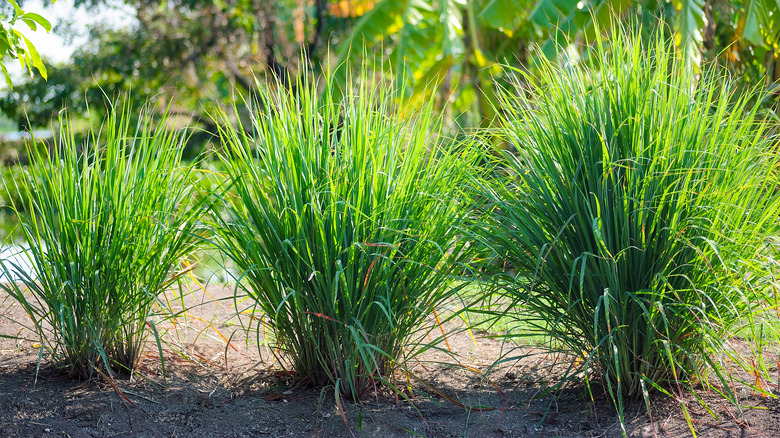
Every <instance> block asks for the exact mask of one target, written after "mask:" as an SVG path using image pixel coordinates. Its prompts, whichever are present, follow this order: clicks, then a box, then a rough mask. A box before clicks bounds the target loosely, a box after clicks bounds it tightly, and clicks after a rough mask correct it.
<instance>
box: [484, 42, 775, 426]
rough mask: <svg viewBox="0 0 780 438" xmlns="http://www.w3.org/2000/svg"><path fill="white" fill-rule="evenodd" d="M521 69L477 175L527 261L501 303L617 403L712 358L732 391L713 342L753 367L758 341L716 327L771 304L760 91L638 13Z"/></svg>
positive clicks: (502, 251)
mask: <svg viewBox="0 0 780 438" xmlns="http://www.w3.org/2000/svg"><path fill="white" fill-rule="evenodd" d="M514 74H515V81H514V85H513V86H510V87H508V88H507V89H506V90H504V92H503V94H502V96H501V106H500V109H501V114H502V119H501V121H500V126H501V127H500V131H501V133H502V134H503V136H504V138H505V139H506V141H507V143H508V144H509V148H508V150H507V151H503V152H500V153H499V154H498V156H499V158H498V159H497V160H496V162H495V172H494V176H493V179H492V181H490V182H482V183H481V184H480V192H481V195H482V196H483V198H482V199H483V200H486V202H487V208H488V209H489V210H490V213H489V214H488V215H486V216H485V218H484V221H483V222H482V223H480V224H479V225H480V226H479V227H476V229H477V230H481V232H478V238H479V239H480V240H482V241H483V242H484V243H485V244H487V245H488V247H490V248H491V249H492V250H493V251H494V252H495V254H496V255H497V256H499V257H500V259H501V260H503V261H505V262H507V263H508V264H509V265H511V266H512V267H513V268H515V269H517V270H518V272H519V276H517V277H515V278H509V279H508V281H503V282H502V290H503V291H504V292H505V293H507V294H508V295H509V296H511V297H513V298H515V299H517V306H516V307H514V308H510V309H507V310H506V312H508V313H510V314H511V313H513V314H515V315H517V316H518V317H520V318H523V319H530V320H531V321H532V323H533V324H532V326H534V327H535V328H536V329H535V330H531V331H536V332H537V333H539V332H541V333H544V334H546V335H548V336H549V337H551V338H552V342H551V344H550V346H551V347H552V348H556V349H557V348H562V349H563V350H564V351H566V352H568V353H569V354H571V355H574V356H577V357H579V358H580V359H581V360H577V361H573V363H574V364H577V363H579V364H581V366H582V367H584V369H585V372H586V376H590V377H592V376H598V377H600V378H602V379H603V380H602V381H603V382H604V383H605V388H606V391H607V392H608V393H609V394H610V395H611V397H612V398H613V401H614V402H615V404H616V406H617V407H618V408H619V411H620V413H621V415H622V412H623V400H624V399H625V398H631V397H639V398H644V399H645V400H648V394H649V392H651V391H652V390H658V391H660V392H664V393H666V394H674V395H675V397H677V396H679V395H680V393H679V391H680V390H682V389H687V390H691V389H692V388H695V387H697V385H702V384H703V385H707V384H708V382H709V377H711V376H715V380H716V383H717V384H716V385H713V386H712V388H715V389H717V390H718V391H722V392H723V394H724V395H726V396H727V397H729V398H731V399H732V400H734V399H735V394H734V393H732V392H731V387H732V386H731V384H730V381H729V379H734V378H738V376H736V375H731V376H729V375H728V373H727V370H728V369H729V367H732V366H733V365H732V364H727V363H726V362H725V361H724V359H723V358H724V357H728V356H729V355H732V357H731V359H734V360H735V363H736V364H737V366H738V367H740V366H741V367H745V368H746V370H747V371H748V372H749V374H750V375H752V374H753V372H754V371H755V370H752V369H750V368H751V367H752V365H751V361H752V360H754V359H755V361H756V362H760V360H761V357H760V355H757V356H756V357H743V358H741V359H740V358H739V357H736V356H734V355H733V353H730V352H729V349H728V348H727V345H726V344H725V343H724V340H726V339H729V338H730V337H731V336H732V335H734V334H735V333H736V332H738V328H740V327H743V328H744V327H746V328H747V330H751V329H752V328H755V327H756V324H757V322H756V321H757V319H759V318H761V317H762V315H763V314H764V313H763V311H764V310H765V309H767V308H768V304H767V302H768V300H767V298H768V297H767V295H766V294H767V293H768V290H769V289H768V288H767V283H768V281H767V280H769V279H771V278H772V277H771V272H769V271H770V270H771V265H773V264H774V263H767V262H770V261H771V257H773V252H774V249H773V248H772V246H771V245H770V244H769V242H770V241H771V240H772V239H775V238H776V237H777V236H778V217H780V197H778V196H777V195H776V188H777V184H778V173H777V164H778V158H777V155H776V148H775V147H774V144H775V143H774V142H775V139H774V136H773V135H772V132H773V129H774V128H775V126H774V125H773V124H772V122H770V120H769V119H768V118H766V117H764V116H762V115H761V114H760V106H759V105H760V104H759V103H757V102H759V101H760V100H761V98H762V94H761V93H760V92H759V91H757V90H753V91H739V89H738V87H737V84H736V83H735V82H733V81H731V80H730V78H729V77H728V76H727V75H726V74H725V73H724V72H722V71H721V70H718V69H717V68H709V67H705V68H703V70H702V71H700V72H697V71H696V68H694V67H692V66H690V65H688V64H686V61H685V60H684V59H683V58H682V55H681V54H679V53H677V52H676V51H675V48H674V44H673V42H670V41H667V40H664V39H663V38H662V37H661V36H659V35H657V34H656V35H655V36H654V39H651V40H650V41H645V42H643V41H641V39H640V38H639V37H638V36H636V35H635V34H632V33H631V32H630V31H623V33H621V32H617V33H615V34H614V36H613V37H612V38H611V39H610V40H609V41H605V40H603V39H598V40H597V44H596V45H595V47H594V48H593V50H592V51H590V52H589V54H588V57H587V58H586V59H585V60H583V61H581V62H577V61H572V62H565V63H562V64H557V63H554V62H548V61H541V64H540V67H539V70H538V72H536V73H533V74H532V73H528V72H517V71H516V72H514ZM506 279H507V278H506V277H505V280H506ZM742 333H743V334H744V332H742ZM532 334H533V333H532ZM746 337H747V338H754V337H753V336H746ZM754 339H755V338H754ZM754 351H760V349H759V348H756V349H754ZM580 370H581V368H580V369H577V368H576V367H573V368H572V369H570V375H572V376H573V375H575V374H576V373H577V372H579V371H580ZM680 400H681V399H680ZM648 406H649V405H648ZM683 407H684V406H683Z"/></svg>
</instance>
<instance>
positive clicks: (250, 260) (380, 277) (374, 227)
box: [212, 75, 475, 399]
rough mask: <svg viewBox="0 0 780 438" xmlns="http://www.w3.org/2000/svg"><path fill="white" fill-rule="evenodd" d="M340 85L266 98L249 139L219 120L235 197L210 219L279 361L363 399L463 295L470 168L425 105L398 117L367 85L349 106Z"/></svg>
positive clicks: (382, 94) (364, 82)
mask: <svg viewBox="0 0 780 438" xmlns="http://www.w3.org/2000/svg"><path fill="white" fill-rule="evenodd" d="M334 83H335V82H334V80H333V77H332V76H327V77H325V78H324V79H322V82H317V81H314V80H311V81H308V80H301V81H299V82H298V83H297V84H295V86H294V87H293V88H286V87H284V86H279V85H277V86H276V87H272V86H267V85H260V86H259V88H260V89H259V91H258V94H257V96H258V101H256V102H253V104H252V105H251V107H250V112H251V115H252V122H251V126H238V128H235V129H234V128H233V127H231V125H230V123H229V121H228V120H227V118H226V117H223V118H222V120H220V122H221V126H222V131H221V133H220V134H221V138H222V143H223V145H222V147H223V153H222V155H221V160H222V162H223V165H224V168H225V173H226V175H227V177H228V178H229V181H230V183H231V184H232V187H231V188H230V194H228V195H225V196H224V197H223V199H222V202H221V203H218V204H219V205H217V206H216V207H215V211H214V214H213V215H212V218H213V221H214V226H215V234H216V236H217V237H216V243H217V245H218V246H219V248H220V249H221V250H222V251H223V252H224V253H225V254H226V255H227V256H228V257H229V258H230V259H231V260H232V261H233V262H234V263H235V265H236V266H237V268H238V271H239V272H240V273H241V277H240V278H239V279H238V280H239V286H240V287H241V288H243V289H245V290H246V293H247V294H248V295H249V296H250V297H251V298H253V299H254V301H255V302H256V304H257V306H258V308H259V309H260V310H261V311H262V313H263V314H264V315H263V318H264V320H265V321H266V322H267V323H268V325H269V326H270V328H272V330H273V331H274V333H275V337H274V339H275V342H276V345H274V346H273V347H274V349H279V350H280V351H281V352H282V353H283V358H286V359H287V360H289V363H290V364H291V365H292V368H293V369H294V370H295V372H296V373H297V374H298V376H300V377H302V378H308V379H310V380H311V381H312V382H314V383H315V384H320V385H326V384H330V385H333V386H335V388H336V392H337V394H338V393H341V394H344V395H347V396H349V397H352V398H354V399H357V398H359V397H361V396H362V395H364V394H365V393H366V392H367V391H368V390H370V389H372V388H375V387H376V386H377V385H378V384H379V383H382V382H385V383H388V382H389V377H390V376H392V374H393V372H394V371H395V370H396V369H397V367H398V366H399V365H402V364H404V363H405V361H407V360H408V359H409V358H411V357H414V355H415V354H416V353H417V351H419V348H413V347H412V343H411V341H412V340H413V338H414V337H415V336H417V335H420V333H421V330H422V329H423V328H424V327H427V326H428V318H429V317H430V316H431V314H432V312H433V311H434V309H436V308H437V307H438V306H442V303H444V302H446V301H447V300H449V299H450V298H451V297H452V296H453V294H454V293H455V292H456V290H457V288H458V287H459V286H453V285H452V284H451V282H450V281H449V280H450V277H451V276H452V275H453V274H454V273H456V272H459V270H460V269H462V266H461V264H462V263H463V262H464V261H465V260H467V258H468V254H469V252H470V248H469V247H468V246H467V245H466V244H465V242H464V241H463V240H461V239H459V238H458V229H459V227H460V225H461V223H462V221H463V220H464V217H463V213H462V211H461V208H462V202H461V200H462V199H463V197H462V196H460V193H459V191H460V190H461V187H462V184H461V183H462V182H463V181H465V179H466V175H467V172H469V169H470V167H471V165H472V162H473V159H474V156H475V155H474V154H473V153H472V152H471V151H470V149H469V148H468V147H466V146H463V145H457V144H454V143H452V142H449V143H447V142H445V141H443V140H442V139H441V138H440V135H439V132H440V121H439V119H438V118H437V116H436V114H435V110H434V108H433V107H432V106H431V105H430V104H425V105H422V106H420V107H418V108H415V109H414V110H407V112H406V113H404V114H401V113H400V112H399V111H398V110H397V109H396V108H394V104H393V102H394V99H395V98H394V95H393V93H392V92H390V91H388V90H387V89H385V88H383V87H381V86H380V85H379V84H377V83H376V82H375V81H374V80H373V79H371V78H370V77H369V76H368V75H361V76H360V80H359V81H358V82H357V83H355V82H352V81H350V82H349V83H348V86H347V88H346V90H348V91H347V92H345V93H343V95H344V98H343V100H341V99H338V98H337V97H336V96H342V90H336V88H335V86H334ZM318 86H321V88H323V90H324V91H322V92H321V93H319V92H318V90H317V88H318ZM418 347H419V345H418Z"/></svg>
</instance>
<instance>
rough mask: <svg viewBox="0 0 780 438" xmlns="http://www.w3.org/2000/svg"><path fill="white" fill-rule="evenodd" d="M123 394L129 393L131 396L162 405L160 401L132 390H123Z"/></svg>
mask: <svg viewBox="0 0 780 438" xmlns="http://www.w3.org/2000/svg"><path fill="white" fill-rule="evenodd" d="M125 394H130V395H132V396H133V397H138V398H140V399H142V400H146V401H148V402H151V403H155V404H158V405H161V406H162V403H160V402H158V401H157V400H152V399H150V398H147V397H144V396H142V395H141V394H136V393H134V392H131V391H127V390H125Z"/></svg>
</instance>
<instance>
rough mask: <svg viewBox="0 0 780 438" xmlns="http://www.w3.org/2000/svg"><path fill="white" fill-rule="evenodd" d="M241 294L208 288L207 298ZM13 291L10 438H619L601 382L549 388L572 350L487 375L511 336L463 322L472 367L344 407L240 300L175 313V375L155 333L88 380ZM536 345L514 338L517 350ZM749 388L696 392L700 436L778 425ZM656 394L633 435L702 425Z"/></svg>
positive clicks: (446, 368)
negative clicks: (119, 365)
mask: <svg viewBox="0 0 780 438" xmlns="http://www.w3.org/2000/svg"><path fill="white" fill-rule="evenodd" d="M231 294H232V290H231V289H229V288H222V287H210V288H209V294H208V295H211V296H214V297H216V298H224V297H228V296H230V295H231ZM5 298H6V297H5V296H0V315H3V316H2V317H0V335H6V336H14V337H22V338H25V339H26V340H16V339H8V338H3V337H0V437H39V436H40V437H74V438H75V437H124V436H138V437H178V436H181V437H264V436H268V437H277V436H279V437H281V436H293V437H352V436H355V437H360V436H367V437H370V436H377V437H406V436H424V437H456V436H467V437H619V436H622V430H621V427H620V422H619V421H618V417H617V415H616V413H615V410H614V409H613V408H612V404H611V402H610V400H609V398H608V397H606V396H603V395H601V396H600V395H599V394H600V391H599V390H598V389H595V388H594V389H593V392H594V394H596V399H595V400H591V399H590V397H589V396H588V391H587V389H586V387H585V386H584V385H582V384H581V385H570V387H568V388H567V389H565V390H564V391H563V392H562V393H560V394H558V397H556V398H553V397H552V396H551V395H545V394H544V389H545V388H546V387H547V386H548V385H550V384H551V383H554V382H555V381H556V376H557V375H558V373H559V371H560V369H561V367H563V366H565V365H566V361H567V360H569V359H567V358H565V357H551V356H546V355H534V354H531V355H529V356H527V357H525V358H523V359H520V360H513V361H509V362H506V363H503V364H501V365H500V366H497V367H493V368H492V369H491V371H490V373H487V374H485V373H484V372H485V371H487V370H488V369H489V368H490V367H491V365H493V363H494V362H495V361H496V360H497V359H498V358H500V357H501V356H502V354H503V353H506V351H507V346H506V345H502V343H501V342H500V341H498V340H496V339H494V338H491V337H489V336H486V335H485V334H484V333H482V334H481V333H474V338H472V336H471V335H470V334H469V333H468V332H465V331H461V330H457V328H456V327H455V326H449V325H448V326H445V329H446V331H447V332H448V333H449V334H448V336H447V341H448V343H449V346H450V348H451V349H452V350H453V351H454V352H455V353H457V354H458V359H457V361H459V362H460V364H461V365H458V364H457V363H456V360H455V359H453V358H451V357H449V355H448V354H445V352H441V351H430V352H428V353H425V355H424V356H423V358H422V360H421V361H419V362H415V363H413V364H411V372H410V373H409V374H402V375H399V378H400V379H406V378H407V377H408V379H409V386H410V387H411V390H410V391H409V395H410V396H411V401H410V400H404V399H403V398H401V399H398V398H397V397H395V396H394V395H392V394H391V393H390V392H389V391H387V390H383V389H382V388H378V390H377V392H376V393H375V394H373V395H372V396H371V397H369V398H367V399H365V400H363V401H362V402H361V403H357V404H356V403H352V402H349V401H343V403H342V407H343V409H340V408H339V407H338V404H337V401H336V397H335V396H334V392H333V389H332V388H311V387H303V386H301V385H299V384H296V382H295V379H294V378H292V376H291V375H290V374H288V373H285V372H284V371H283V370H281V368H280V366H279V364H278V363H277V362H276V361H275V360H274V359H273V355H272V354H270V352H269V351H268V350H267V349H264V348H261V349H258V348H257V342H256V341H257V338H256V337H255V336H254V335H252V336H250V337H249V339H247V337H246V336H245V335H244V332H243V331H242V330H241V328H240V327H241V326H240V324H238V323H237V320H236V316H235V314H236V310H235V307H234V305H233V302H232V300H224V301H218V302H209V301H211V300H210V298H209V297H208V296H207V294H206V293H204V292H195V293H193V294H192V295H191V296H190V297H189V298H188V302H187V303H185V305H187V306H188V307H189V306H191V305H192V304H195V303H207V304H203V305H199V306H197V307H195V308H194V309H191V310H190V311H188V314H187V318H186V319H185V318H184V317H180V318H179V319H178V321H177V323H176V326H175V327H174V326H173V325H172V324H170V323H169V324H168V328H169V329H170V330H169V331H168V332H167V333H166V334H165V335H164V339H165V341H166V342H165V344H164V346H163V357H164V358H165V366H166V373H165V375H166V379H163V377H162V369H161V367H160V361H159V354H158V353H157V351H158V349H157V346H156V344H154V343H153V342H150V344H149V348H148V349H147V353H146V356H145V357H144V359H143V360H142V362H141V364H140V366H139V369H138V373H137V374H136V375H134V376H133V377H132V378H129V377H124V378H118V379H116V380H114V381H112V382H106V381H105V380H100V379H96V380H91V381H81V382H79V381H75V380H73V379H71V378H69V377H68V376H67V375H65V374H64V373H63V372H62V371H61V370H58V369H57V368H56V367H55V366H53V365H51V364H49V363H48V362H47V361H46V360H45V358H44V361H43V363H42V365H41V367H40V369H38V367H37V362H38V352H39V348H38V346H37V345H38V344H37V343H36V342H37V341H35V340H34V339H32V337H33V335H32V333H31V332H29V331H28V330H25V329H22V327H21V326H20V325H19V324H17V323H16V322H14V320H15V321H23V322H24V321H25V319H26V318H27V317H26V315H25V314H24V312H23V311H22V310H20V309H19V306H18V305H15V304H13V303H12V302H11V301H10V300H9V299H5ZM174 306H175V305H174ZM239 306H240V304H239ZM262 336H263V334H262V333H261V335H260V339H261V340H262ZM226 339H230V343H229V344H227V342H226ZM443 348H444V349H446V346H443ZM533 352H534V351H533V349H532V348H528V347H527V348H521V347H516V349H515V350H514V352H513V355H523V354H526V353H533ZM777 383H778V382H771V383H770V382H767V383H766V384H771V385H772V388H775V386H774V385H775V384H777ZM740 391H741V392H740V393H741V394H742V396H743V401H742V404H743V405H744V406H750V407H749V408H743V409H742V412H741V413H740V411H739V410H738V409H737V408H736V407H734V406H732V405H730V404H728V403H727V402H725V401H720V399H719V398H718V397H717V395H716V394H712V393H707V392H701V393H700V394H699V396H700V397H702V398H703V399H705V400H707V401H708V402H709V404H710V407H711V408H712V410H713V413H714V414H715V415H716V416H717V418H715V417H713V416H712V415H710V414H709V413H707V411H706V410H705V409H703V408H701V407H698V405H696V404H695V403H692V404H691V405H690V406H691V408H690V410H691V417H692V420H693V422H694V423H693V424H694V426H695V429H696V430H697V433H698V434H699V436H704V437H748V436H763V437H778V436H780V403H779V402H778V400H777V399H772V398H763V397H758V396H755V395H753V394H752V393H751V391H750V390H748V389H745V390H740ZM686 397H687V399H688V401H692V397H691V396H686ZM653 399H654V403H653V415H652V417H650V416H648V415H647V414H646V409H645V406H644V403H641V402H640V403H634V404H632V405H630V406H629V407H628V409H627V412H628V416H627V418H626V425H625V426H626V432H627V433H628V435H629V436H632V437H679V436H690V435H691V433H690V431H689V428H688V426H687V424H686V421H685V419H684V417H683V415H682V413H681V410H680V408H679V405H678V404H677V403H676V402H674V401H673V400H670V399H668V398H664V397H660V396H655V397H653ZM342 414H343V417H342ZM345 420H346V421H345Z"/></svg>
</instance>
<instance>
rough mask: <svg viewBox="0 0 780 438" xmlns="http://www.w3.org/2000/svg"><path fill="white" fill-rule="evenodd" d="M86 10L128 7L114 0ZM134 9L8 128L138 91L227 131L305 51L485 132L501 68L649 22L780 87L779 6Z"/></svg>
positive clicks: (39, 90) (99, 31)
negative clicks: (380, 79)
mask: <svg viewBox="0 0 780 438" xmlns="http://www.w3.org/2000/svg"><path fill="white" fill-rule="evenodd" d="M74 4H75V5H76V6H78V7H84V8H90V10H94V9H106V8H112V7H116V6H115V4H114V3H111V2H109V1H107V0H75V1H74ZM122 6H123V7H125V8H129V9H130V10H131V11H133V13H134V18H135V24H134V25H133V26H130V27H128V28H123V29H112V30H108V29H106V28H105V27H103V26H102V25H100V24H98V25H95V26H94V27H93V28H91V29H89V31H90V32H91V39H90V41H89V42H88V43H87V44H86V45H85V46H83V47H81V48H79V49H78V50H77V51H76V53H75V54H74V56H73V57H72V59H71V60H70V61H69V62H66V63H62V64H57V65H51V64H49V63H45V60H44V64H46V65H47V67H46V70H41V73H42V74H43V75H44V76H48V81H47V82H45V81H42V80H40V78H37V77H36V78H33V79H31V80H28V81H26V82H24V83H20V84H18V86H16V87H15V88H14V89H13V90H10V89H7V90H5V91H4V92H2V94H1V95H0V110H2V111H3V113H4V114H5V115H6V117H8V118H10V119H11V120H12V121H13V122H14V123H15V124H16V125H17V126H18V127H19V128H26V127H28V126H32V127H40V126H47V125H48V124H49V123H50V122H51V120H56V114H57V112H59V111H60V110H61V109H62V108H63V107H64V106H67V107H68V108H70V109H71V110H73V111H72V113H79V112H85V110H86V106H87V105H88V104H89V105H91V106H92V107H93V112H94V109H95V108H100V107H102V106H103V105H102V101H103V97H104V94H106V95H108V96H116V95H118V94H120V92H121V90H125V89H128V88H131V89H133V91H134V93H133V95H134V96H135V99H136V105H138V106H140V105H141V104H142V103H143V102H145V101H146V100H147V98H148V97H150V96H154V97H155V98H156V100H157V101H160V102H166V103H167V102H172V104H171V106H170V113H171V115H172V116H174V117H176V116H179V117H181V118H182V119H183V120H184V121H189V122H190V123H194V124H195V125H198V126H200V127H203V128H205V129H206V130H208V131H209V132H214V128H215V126H213V124H212V123H211V122H210V118H209V117H207V114H208V113H210V112H212V111H213V110H214V108H215V105H216V104H228V105H227V106H228V107H231V106H232V103H235V100H236V93H235V91H238V92H240V93H243V94H247V93H250V90H251V89H252V84H253V83H254V82H253V76H263V75H272V76H275V77H277V78H278V79H279V80H280V81H282V83H290V82H291V81H292V82H294V78H295V77H296V76H298V75H299V74H300V73H299V72H300V68H299V64H300V62H299V59H300V57H299V54H300V53H301V52H303V53H305V55H306V57H305V59H306V60H307V61H310V62H311V63H312V64H313V65H314V66H315V67H316V66H322V65H325V64H327V63H329V62H330V63H332V64H335V63H340V62H345V63H350V64H355V65H357V64H361V63H363V62H364V60H362V59H361V58H364V56H363V55H364V54H365V55H367V57H368V60H369V61H370V62H372V63H373V65H374V67H375V68H376V70H377V72H385V73H388V74H390V73H392V74H393V76H394V77H395V78H396V79H395V80H396V81H399V82H403V83H404V84H403V85H404V86H403V87H400V86H399V87H396V88H397V89H399V90H405V96H403V97H405V98H412V99H413V100H418V99H420V98H423V97H425V95H426V94H427V93H430V92H431V91H430V90H432V88H431V87H429V86H428V85H430V84H431V83H432V82H435V83H439V84H440V87H439V88H438V91H437V93H438V95H437V96H436V99H437V102H438V104H439V105H440V106H442V107H443V108H446V111H447V115H448V116H450V120H452V121H454V122H457V124H458V126H462V127H470V126H478V125H483V126H485V125H487V124H488V123H489V122H490V121H491V120H492V119H493V118H494V117H495V114H494V110H493V108H494V105H495V103H496V102H495V91H494V90H495V87H496V86H497V85H500V84H502V83H503V81H504V79H502V73H501V70H500V69H499V68H498V65H499V64H509V65H512V66H516V67H519V66H523V67H528V68H533V66H534V65H536V60H535V59H534V57H533V56H531V54H530V53H531V52H530V50H529V48H530V47H532V46H533V45H540V46H541V49H542V53H543V54H544V55H545V56H546V57H548V58H553V57H555V56H556V53H557V51H556V50H555V49H556V47H557V46H558V45H563V46H566V47H568V48H569V52H570V53H572V54H575V55H577V56H587V52H588V50H589V48H590V47H591V45H592V41H593V37H594V36H595V35H594V29H596V27H595V26H594V25H596V24H597V25H598V27H599V28H600V29H605V30H606V31H608V30H609V26H610V24H611V23H612V21H613V17H616V16H617V17H622V18H627V17H632V19H633V20H639V21H640V22H641V23H642V25H643V28H644V29H645V31H647V32H652V31H653V30H654V29H657V28H659V27H660V28H663V29H664V30H665V32H667V33H673V34H674V37H675V41H676V44H677V47H678V49H679V50H681V51H684V53H685V55H686V57H687V58H688V59H689V60H690V61H691V62H693V63H696V64H699V63H701V62H702V61H716V62H719V63H723V64H724V65H727V66H728V67H729V68H730V69H731V70H732V71H733V72H734V73H735V74H736V75H738V76H740V77H742V78H743V79H744V81H745V82H746V83H758V82H761V81H763V82H764V83H766V84H772V83H774V81H775V80H776V79H777V78H778V77H779V76H780V68H778V67H779V66H780V65H778V62H777V50H778V40H779V39H780V23H779V22H778V20H777V17H778V16H779V15H778V13H779V12H780V11H778V4H777V3H776V2H774V1H769V0H751V1H747V2H737V1H723V0H718V1H704V0H673V1H670V2H657V1H648V0H589V1H588V0H582V1H579V0H273V1H266V0H176V1H166V2H163V1H160V0H124V1H123V3H122ZM55 7H56V6H55ZM25 22H26V21H25ZM65 33H67V32H65ZM32 53H33V52H32V51H30V54H31V56H32V61H31V62H33V65H35V66H37V65H38V64H37V61H35V56H34V55H33V54H32ZM42 66H43V64H40V67H38V68H42ZM44 72H47V73H48V74H46V73H44ZM314 73H317V71H316V68H315V71H314ZM85 96H86V99H85V98H84V97H85ZM445 103H448V104H449V105H446V106H445ZM773 104H774V102H773V101H772V102H770V106H771V105H773ZM160 111H162V108H161V109H160ZM194 141H195V142H198V143H202V141H203V138H201V137H198V136H195V137H194Z"/></svg>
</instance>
